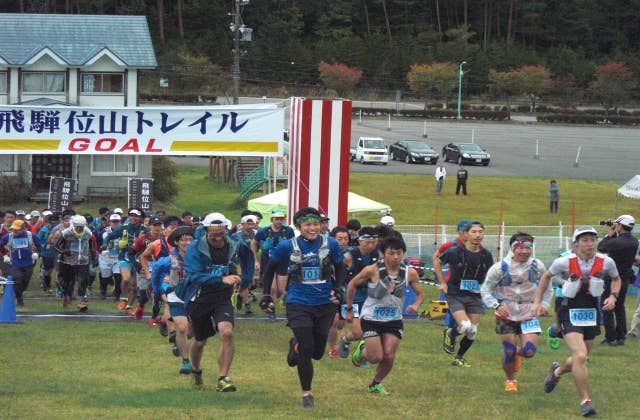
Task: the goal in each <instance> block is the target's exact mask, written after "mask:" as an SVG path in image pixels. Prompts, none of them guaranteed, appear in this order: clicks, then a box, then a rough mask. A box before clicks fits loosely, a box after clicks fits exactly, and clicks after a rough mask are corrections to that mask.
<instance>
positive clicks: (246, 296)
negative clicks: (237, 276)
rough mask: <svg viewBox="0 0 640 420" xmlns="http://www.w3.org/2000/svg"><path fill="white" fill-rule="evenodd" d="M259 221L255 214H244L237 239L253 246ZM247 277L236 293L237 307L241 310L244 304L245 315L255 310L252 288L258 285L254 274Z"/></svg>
mask: <svg viewBox="0 0 640 420" xmlns="http://www.w3.org/2000/svg"><path fill="white" fill-rule="evenodd" d="M257 221H258V218H257V217H256V216H255V215H254V214H245V215H244V216H242V218H241V219H240V225H238V226H239V228H238V230H237V232H236V233H235V235H234V236H235V237H236V239H238V240H240V241H243V242H244V243H245V244H247V246H248V247H251V241H252V240H253V238H254V237H255V235H256V226H257V225H256V222H257ZM254 269H255V267H254ZM245 278H246V279H247V281H246V282H244V281H243V283H242V284H240V289H239V290H238V292H237V293H236V294H234V298H235V307H236V309H237V310H238V311H239V310H240V309H242V307H243V306H244V313H245V315H253V311H251V303H252V302H253V301H254V300H255V296H254V295H253V293H252V292H251V290H254V289H255V287H256V286H255V284H254V279H253V275H252V276H251V278H249V277H245Z"/></svg>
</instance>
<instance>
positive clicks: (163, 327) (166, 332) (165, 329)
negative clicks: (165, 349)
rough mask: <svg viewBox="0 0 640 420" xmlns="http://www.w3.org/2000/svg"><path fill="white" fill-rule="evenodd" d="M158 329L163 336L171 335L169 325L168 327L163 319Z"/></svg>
mask: <svg viewBox="0 0 640 420" xmlns="http://www.w3.org/2000/svg"><path fill="white" fill-rule="evenodd" d="M158 331H159V332H160V335H161V336H163V337H166V336H168V335H169V327H167V323H166V322H163V321H162V320H161V321H160V328H158Z"/></svg>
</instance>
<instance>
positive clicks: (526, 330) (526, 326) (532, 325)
mask: <svg viewBox="0 0 640 420" xmlns="http://www.w3.org/2000/svg"><path fill="white" fill-rule="evenodd" d="M520 330H522V334H535V333H539V332H542V328H541V327H540V321H539V320H538V318H531V319H527V320H526V321H522V322H521V323H520Z"/></svg>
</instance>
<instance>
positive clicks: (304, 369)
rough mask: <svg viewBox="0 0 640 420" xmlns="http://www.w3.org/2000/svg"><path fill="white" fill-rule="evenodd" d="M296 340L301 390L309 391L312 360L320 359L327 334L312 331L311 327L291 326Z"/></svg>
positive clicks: (311, 376)
mask: <svg viewBox="0 0 640 420" xmlns="http://www.w3.org/2000/svg"><path fill="white" fill-rule="evenodd" d="M293 334H294V335H295V336H296V339H297V340H298V378H299V379H300V385H301V386H302V390H303V391H311V382H312V381H313V362H312V361H311V359H315V360H320V359H321V358H322V355H323V354H324V348H325V347H326V345H327V335H326V334H325V335H320V334H318V333H314V329H313V328H310V327H309V328H293Z"/></svg>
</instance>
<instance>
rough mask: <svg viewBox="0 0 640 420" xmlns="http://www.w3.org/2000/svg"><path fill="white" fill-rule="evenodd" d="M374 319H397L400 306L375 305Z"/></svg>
mask: <svg viewBox="0 0 640 420" xmlns="http://www.w3.org/2000/svg"><path fill="white" fill-rule="evenodd" d="M373 318H374V319H396V318H398V308H395V307H387V306H374V307H373Z"/></svg>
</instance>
